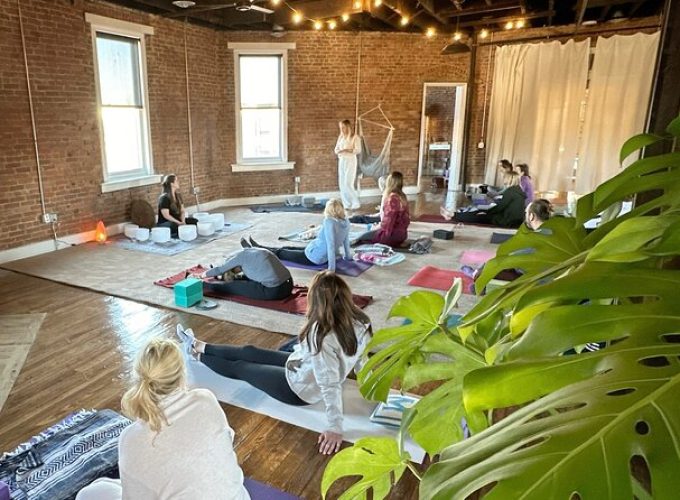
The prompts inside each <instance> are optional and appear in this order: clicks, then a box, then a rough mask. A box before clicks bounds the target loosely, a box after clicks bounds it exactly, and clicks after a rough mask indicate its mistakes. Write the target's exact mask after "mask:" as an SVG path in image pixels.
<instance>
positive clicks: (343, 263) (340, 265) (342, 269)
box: [281, 259, 373, 278]
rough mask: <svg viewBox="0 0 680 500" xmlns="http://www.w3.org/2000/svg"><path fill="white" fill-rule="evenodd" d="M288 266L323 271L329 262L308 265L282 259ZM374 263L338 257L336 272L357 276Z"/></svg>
mask: <svg viewBox="0 0 680 500" xmlns="http://www.w3.org/2000/svg"><path fill="white" fill-rule="evenodd" d="M281 262H283V264H284V265H285V266H286V267H295V268H297V269H310V270H312V271H323V270H324V269H327V268H328V265H327V264H318V265H316V266H308V265H305V264H298V263H297V262H290V261H288V260H283V261H281ZM372 266H373V264H370V263H369V262H359V261H356V260H345V259H338V260H336V261H335V272H336V273H338V274H344V275H345V276H351V277H353V278H356V277H357V276H359V275H360V274H361V273H363V272H364V271H366V270H367V269H368V268H370V267H372Z"/></svg>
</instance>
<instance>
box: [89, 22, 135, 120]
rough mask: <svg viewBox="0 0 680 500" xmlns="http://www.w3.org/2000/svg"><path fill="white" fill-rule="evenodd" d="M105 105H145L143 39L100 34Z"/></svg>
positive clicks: (101, 89)
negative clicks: (141, 59) (141, 65)
mask: <svg viewBox="0 0 680 500" xmlns="http://www.w3.org/2000/svg"><path fill="white" fill-rule="evenodd" d="M97 63H98V66H99V90H100V92H101V99H102V102H101V103H102V105H104V106H107V105H123V106H140V107H141V106H142V93H141V89H140V85H139V40H137V39H135V38H125V37H121V36H114V35H106V34H102V33H97Z"/></svg>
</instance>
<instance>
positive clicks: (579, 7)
mask: <svg viewBox="0 0 680 500" xmlns="http://www.w3.org/2000/svg"><path fill="white" fill-rule="evenodd" d="M593 7H595V6H594V5H593ZM587 8H588V0H578V2H576V7H575V8H574V11H575V13H576V16H575V17H574V23H575V24H576V26H581V23H582V22H583V16H585V14H586V9H587Z"/></svg>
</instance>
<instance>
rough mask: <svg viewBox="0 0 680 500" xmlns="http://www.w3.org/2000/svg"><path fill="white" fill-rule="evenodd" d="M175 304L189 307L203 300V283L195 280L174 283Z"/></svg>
mask: <svg viewBox="0 0 680 500" xmlns="http://www.w3.org/2000/svg"><path fill="white" fill-rule="evenodd" d="M174 290H175V304H176V305H178V306H181V307H191V306H193V305H194V304H197V303H199V302H200V301H201V300H202V299H203V281H201V280H199V279H197V278H187V279H185V280H182V281H180V282H179V283H175V286H174Z"/></svg>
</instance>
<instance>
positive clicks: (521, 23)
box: [515, 19, 526, 29]
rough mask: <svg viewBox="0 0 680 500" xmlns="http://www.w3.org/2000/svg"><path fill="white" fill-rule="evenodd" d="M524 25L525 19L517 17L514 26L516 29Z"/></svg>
mask: <svg viewBox="0 0 680 500" xmlns="http://www.w3.org/2000/svg"><path fill="white" fill-rule="evenodd" d="M525 25H526V21H525V20H524V19H518V20H517V21H515V28H517V29H519V28H524V26H525Z"/></svg>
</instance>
